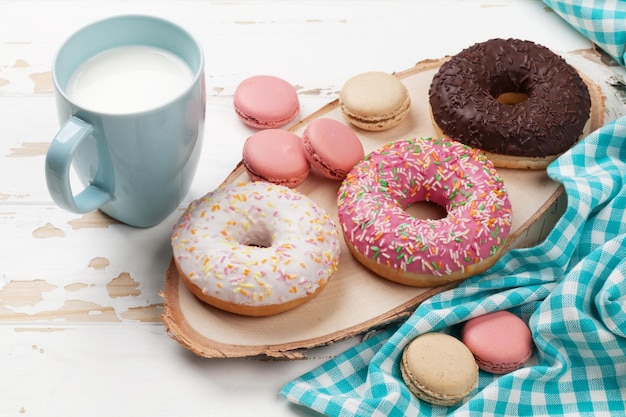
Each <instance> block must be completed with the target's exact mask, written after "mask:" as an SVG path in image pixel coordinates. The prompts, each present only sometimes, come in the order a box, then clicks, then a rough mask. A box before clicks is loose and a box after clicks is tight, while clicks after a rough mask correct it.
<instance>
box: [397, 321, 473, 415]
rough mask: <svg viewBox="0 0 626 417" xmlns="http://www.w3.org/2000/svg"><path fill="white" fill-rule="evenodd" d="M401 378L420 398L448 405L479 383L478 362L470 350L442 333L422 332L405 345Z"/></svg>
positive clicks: (432, 402)
mask: <svg viewBox="0 0 626 417" xmlns="http://www.w3.org/2000/svg"><path fill="white" fill-rule="evenodd" d="M400 370H401V371H402V378H403V379H404V382H405V383H406V384H407V386H408V388H409V390H410V391H411V392H412V393H413V394H414V395H415V396H416V397H417V398H419V399H421V400H424V401H427V402H429V403H431V404H436V405H443V406H450V405H453V404H456V403H458V402H459V401H461V400H462V399H463V398H464V397H465V396H467V395H468V394H469V393H470V392H471V391H472V390H473V389H474V388H475V387H476V385H477V384H478V366H477V365H476V361H475V360H474V356H473V355H472V352H470V350H469V349H468V348H467V347H466V346H465V345H464V344H463V343H462V342H461V341H460V340H458V339H457V338H455V337H453V336H450V335H447V334H445V333H425V334H423V335H421V336H418V337H417V338H415V339H414V340H413V341H412V342H411V343H409V345H408V346H407V347H406V348H405V349H404V352H403V354H402V362H401V364H400Z"/></svg>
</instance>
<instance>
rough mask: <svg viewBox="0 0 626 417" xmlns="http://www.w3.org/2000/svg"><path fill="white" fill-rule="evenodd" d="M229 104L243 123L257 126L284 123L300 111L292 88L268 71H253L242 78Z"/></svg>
mask: <svg viewBox="0 0 626 417" xmlns="http://www.w3.org/2000/svg"><path fill="white" fill-rule="evenodd" d="M233 106H234V107H235V112H236V113H237V116H238V117H239V118H240V119H241V120H242V121H243V122H244V123H245V124H247V125H248V126H251V127H254V128H257V129H273V128H277V127H280V126H284V125H286V124H287V123H289V122H291V121H292V120H293V119H295V117H296V116H297V115H298V113H299V112H300V102H299V100H298V94H297V93H296V89H295V88H294V87H293V86H292V85H291V84H289V83H288V82H287V81H285V80H283V79H281V78H278V77H274V76H271V75H256V76H253V77H250V78H247V79H245V80H243V81H242V82H241V83H240V84H239V85H238V86H237V89H236V90H235V96H234V98H233Z"/></svg>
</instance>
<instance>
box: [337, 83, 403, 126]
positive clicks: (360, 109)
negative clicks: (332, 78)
mask: <svg viewBox="0 0 626 417" xmlns="http://www.w3.org/2000/svg"><path fill="white" fill-rule="evenodd" d="M339 103H340V105H341V112H342V114H343V116H344V117H345V118H346V120H348V121H349V122H350V123H352V124H353V125H354V126H356V127H359V128H361V129H364V130H369V131H380V130H386V129H391V128H392V127H394V126H397V125H398V124H399V123H400V122H401V121H402V120H403V119H404V118H405V117H406V115H407V114H408V113H409V109H410V107H411V98H410V96H409V92H408V90H407V88H406V87H405V85H404V84H402V82H401V81H400V80H399V79H398V78H397V77H395V76H393V75H391V74H387V73H385V72H380V71H370V72H364V73H362V74H358V75H355V76H354V77H352V78H350V79H349V80H348V81H346V83H345V84H344V85H343V88H342V89H341V93H340V95H339Z"/></svg>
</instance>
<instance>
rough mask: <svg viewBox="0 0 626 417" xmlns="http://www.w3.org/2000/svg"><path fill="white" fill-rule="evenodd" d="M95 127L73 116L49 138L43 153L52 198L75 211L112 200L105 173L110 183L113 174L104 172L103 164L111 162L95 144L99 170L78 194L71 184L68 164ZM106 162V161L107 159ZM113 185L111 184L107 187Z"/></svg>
mask: <svg viewBox="0 0 626 417" xmlns="http://www.w3.org/2000/svg"><path fill="white" fill-rule="evenodd" d="M93 131H94V128H93V126H92V125H90V124H89V123H87V122H85V121H83V120H81V119H79V118H77V117H75V116H72V117H70V118H69V119H68V120H67V121H66V122H65V123H64V124H63V126H61V129H60V130H59V132H58V133H57V134H56V136H55V137H54V138H53V139H52V143H51V144H50V147H49V148H48V152H47V154H46V182H47V184H48V191H49V192H50V195H51V196H52V199H53V200H54V202H55V203H56V204H57V205H58V206H59V207H61V208H64V209H66V210H69V211H73V212H74V213H88V212H90V211H94V210H97V209H98V208H100V207H102V206H103V205H104V204H106V203H107V202H108V201H110V200H111V198H112V195H111V191H107V190H106V189H105V188H106V186H105V184H106V181H103V179H104V178H105V177H106V176H108V177H109V182H110V183H112V174H111V173H110V172H111V171H110V170H109V174H106V173H105V171H106V169H105V167H106V166H108V165H110V162H109V161H108V158H106V156H107V155H108V153H107V152H106V150H103V149H101V148H100V146H99V145H98V172H97V173H96V177H95V178H94V180H93V181H92V182H91V184H89V185H88V186H87V187H85V189H84V190H82V191H81V192H80V193H79V194H77V195H74V193H73V192H72V187H71V184H70V167H71V166H72V160H73V159H74V154H75V153H76V150H77V149H78V146H79V145H80V144H81V142H82V141H83V140H85V139H86V138H87V137H89V136H90V135H91V134H92V133H93ZM107 162H109V163H107ZM110 189H112V187H111V188H110Z"/></svg>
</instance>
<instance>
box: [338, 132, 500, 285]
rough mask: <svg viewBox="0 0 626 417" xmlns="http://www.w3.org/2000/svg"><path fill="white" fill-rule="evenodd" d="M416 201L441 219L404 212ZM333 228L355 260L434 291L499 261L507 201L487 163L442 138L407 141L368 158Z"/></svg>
mask: <svg viewBox="0 0 626 417" xmlns="http://www.w3.org/2000/svg"><path fill="white" fill-rule="evenodd" d="M418 201H429V202H432V203H435V204H438V205H440V206H442V207H443V208H445V210H446V212H447V216H446V217H444V218H442V219H432V220H431V219H417V218H415V217H413V216H411V215H410V214H409V213H407V212H406V211H405V209H406V208H407V207H408V206H410V205H411V204H413V203H415V202H418ZM337 205H338V209H339V211H338V215H339V223H340V224H341V228H342V231H343V235H344V238H345V240H346V243H347V245H348V248H350V250H351V252H352V253H353V255H354V256H355V257H356V259H357V260H358V261H359V262H361V263H362V264H363V265H365V266H366V267H367V268H369V269H370V270H372V271H373V272H375V273H377V274H378V275H381V276H383V277H385V278H387V279H389V280H391V281H395V282H399V283H402V284H406V285H411V286H416V287H432V286H439V285H443V284H447V283H450V282H454V281H458V280H461V279H464V278H467V277H468V276H470V275H474V274H477V273H479V272H482V271H484V270H486V269H487V268H489V267H490V266H491V265H493V263H494V262H495V261H496V260H497V259H498V258H499V256H500V255H501V253H502V248H503V246H504V243H505V241H506V238H507V236H508V234H509V231H510V229H511V217H512V210H511V203H510V201H509V197H508V195H507V193H506V191H505V188H504V184H503V182H502V179H501V178H500V177H499V176H498V174H497V172H496V170H495V168H494V166H493V164H492V163H491V162H490V161H489V160H487V159H486V158H485V157H484V156H483V155H481V154H480V153H479V152H478V151H477V150H475V149H473V148H470V147H468V146H466V145H463V144H461V143H458V142H455V141H451V140H448V139H432V138H421V139H408V140H398V141H396V142H392V143H388V144H386V145H384V146H383V147H381V148H380V149H378V150H376V151H374V152H372V153H370V154H369V155H367V156H366V158H365V160H364V161H362V162H361V163H359V164H357V165H356V166H355V167H354V168H353V169H352V171H351V172H350V173H349V174H348V176H347V177H346V179H345V180H344V181H343V183H342V185H341V187H340V188H339V191H338V194H337Z"/></svg>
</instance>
